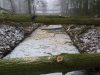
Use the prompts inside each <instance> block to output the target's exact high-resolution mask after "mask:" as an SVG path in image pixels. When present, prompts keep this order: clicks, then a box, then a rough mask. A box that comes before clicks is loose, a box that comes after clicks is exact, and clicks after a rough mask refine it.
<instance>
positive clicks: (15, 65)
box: [0, 54, 100, 75]
mask: <svg viewBox="0 0 100 75" xmlns="http://www.w3.org/2000/svg"><path fill="white" fill-rule="evenodd" d="M95 68H100V54H61V55H57V56H44V57H34V58H23V59H9V60H8V59H2V60H0V75H40V74H47V73H53V72H69V71H73V70H83V69H86V70H88V69H95Z"/></svg>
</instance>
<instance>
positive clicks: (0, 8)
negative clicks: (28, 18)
mask: <svg viewBox="0 0 100 75" xmlns="http://www.w3.org/2000/svg"><path fill="white" fill-rule="evenodd" d="M0 10H4V11H6V12H9V13H13V12H12V11H10V10H7V9H5V8H2V7H0Z"/></svg>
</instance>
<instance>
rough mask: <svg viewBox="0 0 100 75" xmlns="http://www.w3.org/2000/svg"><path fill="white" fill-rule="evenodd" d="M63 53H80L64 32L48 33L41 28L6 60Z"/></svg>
mask: <svg viewBox="0 0 100 75" xmlns="http://www.w3.org/2000/svg"><path fill="white" fill-rule="evenodd" d="M50 27H51V26H50ZM53 27H54V26H53ZM60 30H62V29H60ZM61 53H71V54H74V53H79V52H78V50H77V49H76V47H74V46H73V43H72V41H71V39H70V37H69V36H68V35H67V34H66V33H64V31H62V33H55V30H54V31H52V32H48V31H47V30H42V29H41V27H40V28H39V29H37V30H36V31H35V32H33V33H32V34H31V36H30V37H28V38H27V39H26V40H25V41H23V42H22V43H21V44H19V46H17V47H16V48H15V49H14V50H13V51H12V52H11V54H9V55H7V56H6V57H5V58H7V59H10V58H24V57H36V56H50V54H52V55H58V54H61Z"/></svg>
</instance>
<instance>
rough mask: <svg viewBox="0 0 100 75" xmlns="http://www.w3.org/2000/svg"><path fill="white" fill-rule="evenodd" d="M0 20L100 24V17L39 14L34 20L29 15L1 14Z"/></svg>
mask: <svg viewBox="0 0 100 75" xmlns="http://www.w3.org/2000/svg"><path fill="white" fill-rule="evenodd" d="M0 15H1V16H0V22H36V23H44V24H79V25H81V24H82V25H83V24H86V25H91V24H92V25H93V24H94V25H99V24H100V19H94V18H91V17H64V16H37V18H36V20H34V21H33V20H32V19H31V16H29V15H9V14H3V15H2V14H0Z"/></svg>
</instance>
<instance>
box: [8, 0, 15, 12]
mask: <svg viewBox="0 0 100 75" xmlns="http://www.w3.org/2000/svg"><path fill="white" fill-rule="evenodd" d="M9 2H10V3H11V8H12V12H13V13H15V12H16V11H15V6H14V2H13V0H9Z"/></svg>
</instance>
